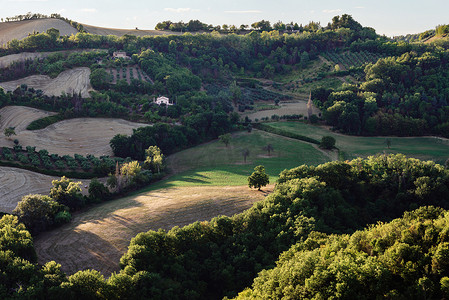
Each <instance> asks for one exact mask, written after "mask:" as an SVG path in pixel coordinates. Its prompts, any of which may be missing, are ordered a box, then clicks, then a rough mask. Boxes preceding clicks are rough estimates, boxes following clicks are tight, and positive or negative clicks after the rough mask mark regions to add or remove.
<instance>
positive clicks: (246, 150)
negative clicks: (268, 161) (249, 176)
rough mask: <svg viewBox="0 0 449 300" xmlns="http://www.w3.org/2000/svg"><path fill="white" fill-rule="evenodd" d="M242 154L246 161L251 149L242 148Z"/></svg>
mask: <svg viewBox="0 0 449 300" xmlns="http://www.w3.org/2000/svg"><path fill="white" fill-rule="evenodd" d="M242 155H243V161H244V162H245V163H246V158H247V157H248V156H249V150H248V149H243V150H242Z"/></svg>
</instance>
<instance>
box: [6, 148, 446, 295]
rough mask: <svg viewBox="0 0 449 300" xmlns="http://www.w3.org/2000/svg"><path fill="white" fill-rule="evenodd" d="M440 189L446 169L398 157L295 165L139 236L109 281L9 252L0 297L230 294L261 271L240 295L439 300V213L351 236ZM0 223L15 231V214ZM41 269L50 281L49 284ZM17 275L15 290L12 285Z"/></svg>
mask: <svg viewBox="0 0 449 300" xmlns="http://www.w3.org/2000/svg"><path fill="white" fill-rule="evenodd" d="M448 188H449V171H448V170H446V169H444V168H443V167H442V166H440V165H436V164H435V163H433V162H423V161H419V160H416V159H407V158H405V157H404V156H403V155H390V156H386V155H382V156H377V157H370V158H368V159H356V160H353V161H349V162H331V163H327V164H324V165H320V166H317V167H307V166H301V167H298V168H295V169H292V170H288V171H284V172H282V174H281V176H280V179H279V181H278V184H277V186H276V188H275V191H274V192H273V193H272V194H271V195H269V196H268V197H267V198H266V199H264V200H263V201H261V202H258V203H256V204H255V205H254V206H253V207H252V208H251V209H249V210H247V211H245V212H243V213H241V214H238V215H235V216H233V217H217V218H214V219H212V220H211V221H209V222H207V221H205V222H196V223H193V224H191V225H188V226H185V227H183V228H178V227H175V228H173V229H171V230H170V231H168V232H165V231H162V230H160V231H149V232H147V233H141V234H139V235H137V236H136V238H134V239H133V240H132V241H131V244H130V246H129V249H128V252H127V253H126V254H125V255H124V256H123V257H122V259H121V262H120V264H121V267H122V271H121V272H120V273H118V274H113V275H112V276H111V277H110V278H109V279H107V280H105V279H104V278H103V276H101V275H100V274H99V273H98V272H96V271H92V270H86V271H79V272H78V273H76V274H74V275H72V276H69V277H66V276H65V275H64V274H63V273H62V272H61V271H60V267H59V266H57V265H56V264H55V263H48V264H51V265H52V266H53V267H52V268H49V267H48V265H46V266H44V267H42V269H41V268H40V267H38V266H37V265H36V264H33V263H32V262H33V260H32V259H33V255H32V252H31V254H29V252H30V251H31V250H32V248H31V249H29V248H25V250H26V249H28V251H25V250H23V251H24V252H26V253H27V255H28V256H27V257H25V256H23V257H22V258H25V259H27V260H26V261H23V260H18V259H15V258H20V256H19V254H17V253H18V252H17V251H14V250H13V251H12V252H9V254H8V255H9V256H6V257H7V258H6V259H5V260H4V264H0V268H5V269H2V271H3V270H4V271H3V273H0V274H6V276H7V277H5V280H4V281H0V286H1V285H3V286H2V288H0V291H1V292H2V293H3V294H2V296H3V298H5V297H10V296H13V295H14V296H16V297H24V296H28V297H29V298H33V297H34V298H39V297H44V298H45V297H47V298H52V297H53V298H58V297H59V298H61V297H62V298H64V297H67V298H70V299H72V298H73V299H75V298H77V297H78V298H80V297H82V298H87V297H90V298H93V299H100V298H108V299H110V298H114V299H115V298H120V299H205V298H207V299H211V298H213V299H215V298H222V297H224V296H228V297H233V296H236V295H237V293H239V292H241V291H243V290H244V288H245V287H247V286H249V285H250V284H251V282H252V281H253V279H254V278H255V276H256V274H259V276H260V277H259V278H257V279H256V281H255V283H254V285H253V289H252V290H246V291H244V292H243V293H241V294H240V296H241V297H245V296H247V297H253V298H259V299H260V298H270V297H274V298H276V297H282V296H291V297H292V298H301V297H305V296H307V295H309V296H310V297H313V296H316V295H321V297H322V298H328V297H331V296H333V295H336V296H338V295H340V296H345V297H347V298H357V299H358V298H371V295H372V293H374V294H375V295H383V296H385V295H394V296H395V297H406V296H407V297H412V298H413V295H415V296H416V295H419V294H420V293H424V292H426V293H428V294H427V295H428V296H432V297H435V298H441V297H442V295H445V293H446V292H447V282H446V281H447V280H448V279H445V277H446V278H447V277H449V269H448V268H447V267H446V262H445V257H446V254H447V253H446V252H447V251H448V250H447V249H446V248H447V245H446V244H447V241H446V239H447V238H446V234H445V232H446V231H447V230H446V229H447V228H446V227H447V226H446V223H447V220H446V219H447V212H445V211H443V210H442V209H435V208H421V209H419V210H418V211H416V212H413V213H407V214H406V215H405V217H404V219H399V220H395V221H393V222H392V223H391V224H382V223H381V224H379V225H377V226H375V227H370V228H369V229H367V230H365V231H357V232H355V233H353V232H354V231H355V230H358V229H361V228H363V227H365V226H367V224H372V223H376V222H378V221H390V220H391V219H393V218H397V217H399V216H401V215H402V214H403V213H404V211H406V210H410V209H416V208H418V207H420V206H422V205H432V204H433V205H437V206H440V207H444V208H447V207H449V198H448V195H449V193H448V192H449V191H448ZM2 222H3V223H1V222H0V224H4V223H7V226H9V227H8V228H11V229H9V230H13V229H14V230H16V229H15V228H20V225H18V224H17V223H15V224H14V218H13V217H10V216H6V217H4V219H2ZM15 222H17V221H15ZM0 228H1V226H0ZM21 228H22V229H21V230H22V232H23V227H21ZM317 230H320V231H322V232H325V233H335V232H348V233H353V234H352V236H348V235H331V236H327V235H326V234H325V233H318V232H315V233H314V232H313V231H317ZM16 237H18V238H13V237H11V236H9V235H8V236H6V237H5V239H6V240H8V239H12V240H8V244H1V243H0V245H2V247H3V248H2V247H0V250H2V251H5V250H3V249H5V247H8V246H7V245H16V243H17V242H16V241H17V240H20V239H23V240H27V239H26V233H25V232H23V233H22V234H21V235H19V234H18V235H16ZM28 240H29V237H28ZM27 245H29V242H27ZM28 247H29V246H28ZM16 249H22V248H21V247H20V244H19V246H16ZM288 249H290V250H289V251H288V252H286V253H285V254H283V255H282V256H281V258H280V260H278V256H279V255H280V254H281V253H282V252H283V251H285V250H288ZM0 257H3V256H0ZM30 260H31V262H30ZM276 260H278V261H277V262H276ZM19 261H21V264H19V263H18V262H19ZM23 264H25V265H26V266H27V272H28V273H24V272H25V270H24V269H23V268H22V267H21V266H23ZM276 266H277V267H276ZM272 268H274V269H272ZM49 269H50V270H49ZM268 269H272V270H271V271H262V270H268ZM39 270H40V271H39ZM260 271H262V273H259V272H260ZM47 272H49V273H50V274H55V273H56V274H59V276H57V278H58V280H52V281H48V280H47V279H46V278H47V277H48V276H44V275H45V274H47ZM373 272H374V273H373ZM27 274H28V275H27ZM30 274H33V276H30ZM291 274H297V275H295V277H292V276H291ZM0 276H2V275H0ZM31 278H32V279H31ZM293 278H295V281H294V282H292V281H291V280H292V279H293ZM19 281H20V282H21V286H22V288H21V289H20V290H15V289H12V288H11V287H12V286H15V285H16V284H17V282H19ZM86 281H88V282H89V284H85V282H86ZM306 281H307V282H308V283H314V284H308V283H307V284H306V283H305V282H306ZM44 282H45V283H46V284H44ZM323 282H326V284H324V283H323ZM271 283H272V284H271ZM277 286H282V287H284V286H285V287H287V286H290V287H292V288H276V287H277ZM367 293H369V294H367ZM274 295H276V296H274ZM56 296H58V297H56Z"/></svg>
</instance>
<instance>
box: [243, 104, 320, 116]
mask: <svg viewBox="0 0 449 300" xmlns="http://www.w3.org/2000/svg"><path fill="white" fill-rule="evenodd" d="M279 105H280V108H278V109H270V110H261V111H257V112H251V111H248V112H244V113H243V114H242V116H243V117H245V116H248V118H250V119H251V120H255V119H259V120H260V119H262V118H265V117H268V118H270V117H271V116H273V115H278V116H282V115H303V116H307V100H294V101H293V100H292V101H281V102H280V103H279ZM312 111H313V113H314V114H316V115H317V114H319V113H320V110H319V109H318V108H316V107H315V106H313V110H312Z"/></svg>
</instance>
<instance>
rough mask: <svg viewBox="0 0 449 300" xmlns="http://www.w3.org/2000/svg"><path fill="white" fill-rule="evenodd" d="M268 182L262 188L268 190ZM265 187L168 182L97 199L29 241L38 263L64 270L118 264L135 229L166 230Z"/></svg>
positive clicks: (235, 208)
mask: <svg viewBox="0 0 449 300" xmlns="http://www.w3.org/2000/svg"><path fill="white" fill-rule="evenodd" d="M272 188H273V187H272V186H270V187H269V188H267V189H266V192H269V191H271V190H272ZM265 195H266V193H262V192H258V191H256V190H250V189H249V188H248V187H247V186H244V187H239V186H233V187H216V186H213V187H204V186H197V187H182V188H180V187H172V188H166V189H160V190H155V191H150V192H146V193H143V194H139V195H135V196H129V197H126V198H122V199H119V200H115V201H111V202H108V203H103V204H101V205H98V206H96V207H94V208H91V209H90V210H89V211H87V212H84V213H79V214H76V215H75V216H74V218H73V220H72V222H71V223H70V224H67V225H65V226H63V227H62V228H59V229H57V230H53V231H50V232H46V233H43V234H42V235H40V236H39V237H38V238H37V239H36V240H35V241H34V245H35V248H36V252H37V254H38V257H39V262H40V263H45V262H47V261H50V260H55V261H56V262H58V263H60V264H62V269H63V270H64V271H65V272H67V273H68V274H73V273H75V272H76V271H78V270H84V269H91V268H93V269H96V270H98V271H100V272H102V273H103V274H104V275H107V276H108V275H110V274H111V272H114V271H118V270H119V265H118V263H119V259H120V257H121V256H122V255H123V254H124V253H125V252H126V250H127V247H128V245H129V242H130V240H131V239H132V238H133V237H134V236H135V235H136V234H137V233H139V232H144V231H148V230H150V229H153V230H157V229H159V228H162V229H165V230H168V229H170V228H172V227H174V226H184V225H187V224H190V223H193V222H195V221H203V220H210V219H211V218H213V217H215V216H218V215H227V216H231V215H233V214H236V213H240V212H242V211H244V210H245V209H248V208H249V207H251V206H252V204H253V203H254V202H256V201H259V200H262V199H263V198H264V196H265Z"/></svg>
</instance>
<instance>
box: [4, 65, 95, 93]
mask: <svg viewBox="0 0 449 300" xmlns="http://www.w3.org/2000/svg"><path fill="white" fill-rule="evenodd" d="M89 76H90V69H89V68H85V67H83V68H74V69H70V70H66V71H64V72H61V74H59V75H58V76H57V77H56V78H54V79H52V78H50V77H49V76H47V75H32V76H28V77H25V78H21V79H18V80H13V81H6V82H2V83H0V86H1V87H3V89H4V90H6V91H14V90H15V89H16V88H17V86H19V85H21V84H26V85H27V86H28V87H32V88H34V89H36V90H38V89H39V90H42V91H43V92H44V94H45V95H48V96H60V95H61V94H62V93H66V94H74V93H75V94H78V93H81V96H82V97H84V98H88V97H90V95H89V91H91V90H92V86H91V85H90V78H89Z"/></svg>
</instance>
